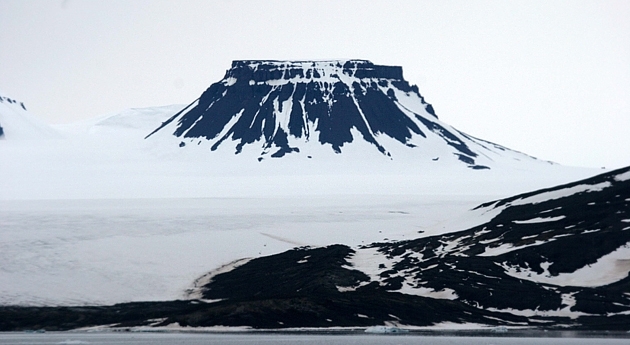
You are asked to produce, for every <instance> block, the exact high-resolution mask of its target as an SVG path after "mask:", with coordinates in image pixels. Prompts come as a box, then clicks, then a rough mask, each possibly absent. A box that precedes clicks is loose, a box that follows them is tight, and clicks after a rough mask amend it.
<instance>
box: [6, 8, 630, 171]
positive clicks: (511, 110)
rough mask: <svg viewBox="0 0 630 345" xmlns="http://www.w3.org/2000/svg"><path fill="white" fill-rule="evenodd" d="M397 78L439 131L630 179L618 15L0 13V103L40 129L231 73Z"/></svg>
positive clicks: (182, 97) (628, 114) (629, 71)
mask: <svg viewBox="0 0 630 345" xmlns="http://www.w3.org/2000/svg"><path fill="white" fill-rule="evenodd" d="M334 58H358V59H368V60H371V61H372V62H374V63H376V64H384V65H399V66H402V67H403V73H404V76H405V78H406V79H407V80H408V81H409V82H410V83H412V84H416V85H418V86H419V89H420V93H421V94H422V95H423V96H425V99H426V100H427V101H428V102H429V103H432V104H433V106H434V108H435V110H436V113H437V115H438V116H439V117H440V118H441V119H442V120H443V121H445V122H446V123H448V124H450V125H453V126H454V127H456V128H458V129H459V130H461V131H464V132H466V133H468V134H471V135H473V136H476V137H479V138H482V139H486V140H490V141H493V142H496V143H499V144H502V145H505V146H507V147H510V148H512V149H515V150H519V151H522V152H525V153H527V154H530V155H533V156H536V157H539V158H542V159H546V160H552V161H556V162H559V163H561V164H566V165H578V166H592V167H600V166H606V167H608V168H613V167H621V166H626V165H630V101H629V99H630V1H626V0H620V1H606V0H596V1H580V0H569V1H553V0H552V1H549V0H545V1H537V0H526V1H517V0H513V1H504V0H498V1H481V0H479V1H471V0H462V1H448V0H439V1H438V0H436V1H417V0H416V1H395V0H389V1H365V0H361V1H342V0H336V1H300V0H286V1H280V0H279V1H254V0H251V1H238V0H235V1H192V0H190V1H186V0H171V1H158V0H146V1H140V0H135V1H134V0H100V1H99V0H89V1H88V0H0V90H2V92H4V93H6V95H9V96H12V97H14V98H16V99H18V100H20V101H23V102H24V103H25V104H26V106H27V108H28V109H29V110H30V111H31V112H32V113H34V114H36V115H38V116H39V117H41V118H43V119H44V120H46V121H47V122H49V123H67V122H72V121H77V120H81V119H86V118H91V117H95V116H99V115H103V114H106V113H111V112H117V111H120V110H122V109H125V108H133V107H148V106H157V105H167V104H174V103H182V104H183V103H189V102H190V101H192V100H194V99H195V98H197V97H198V96H199V95H200V94H201V92H203V91H204V90H205V89H206V88H207V87H208V86H210V84H212V83H213V82H216V81H218V80H220V79H221V78H222V77H223V75H224V73H225V70H226V69H228V68H229V67H230V63H231V61H232V60H238V59H276V60H285V59H286V60H288V59H300V60H309V59H334Z"/></svg>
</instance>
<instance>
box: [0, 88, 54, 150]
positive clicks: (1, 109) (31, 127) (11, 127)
mask: <svg viewBox="0 0 630 345" xmlns="http://www.w3.org/2000/svg"><path fill="white" fill-rule="evenodd" d="M58 137H59V135H58V134H57V133H56V132H55V130H53V129H52V128H51V127H50V126H49V125H48V124H46V123H45V122H44V121H42V120H40V119H38V118H37V117H35V116H33V115H32V114H30V113H29V112H28V111H27V109H26V106H25V105H24V103H23V102H21V101H18V100H15V99H14V98H12V97H10V96H8V95H7V94H5V93H3V92H2V91H0V139H6V140H11V141H12V140H41V139H51V138H58Z"/></svg>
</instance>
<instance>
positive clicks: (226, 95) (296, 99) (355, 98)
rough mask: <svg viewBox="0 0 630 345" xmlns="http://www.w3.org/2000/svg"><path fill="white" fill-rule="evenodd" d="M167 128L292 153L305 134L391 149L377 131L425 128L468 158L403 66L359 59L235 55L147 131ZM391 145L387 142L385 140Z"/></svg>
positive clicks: (338, 144)
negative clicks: (218, 76) (217, 77)
mask: <svg viewBox="0 0 630 345" xmlns="http://www.w3.org/2000/svg"><path fill="white" fill-rule="evenodd" d="M163 131H168V132H169V133H172V134H173V135H174V136H176V137H178V138H181V141H180V143H179V146H180V147H184V146H186V145H187V144H192V143H200V140H202V141H209V142H210V143H211V148H210V149H211V150H213V151H214V150H217V149H218V148H219V147H223V146H224V145H225V146H229V147H230V150H232V149H233V152H234V153H235V154H239V153H241V152H242V151H243V149H244V148H245V147H246V146H248V145H253V146H256V147H257V150H260V155H259V159H263V158H266V157H268V156H269V157H274V158H278V157H282V156H284V155H286V154H288V153H299V152H300V149H301V148H302V146H303V145H304V144H305V143H307V142H317V143H319V144H321V145H326V146H330V148H331V149H332V150H333V151H334V152H336V153H341V152H342V151H343V147H344V146H345V145H348V144H350V143H353V142H355V141H357V140H360V141H366V142H368V143H370V144H371V145H372V146H373V148H374V149H377V150H378V151H379V152H381V153H382V154H384V155H386V156H391V154H390V152H389V151H388V148H387V147H386V145H385V144H384V143H383V140H381V138H383V137H388V138H393V139H394V140H395V141H396V142H398V143H399V144H400V145H404V146H407V147H409V148H412V147H416V146H419V145H420V144H419V141H421V140H422V139H423V138H424V139H426V138H427V136H428V135H434V136H437V137H438V138H440V139H441V141H442V142H443V144H444V145H446V146H450V147H451V151H452V154H453V155H455V157H457V158H458V159H459V160H460V161H461V162H462V163H464V164H468V165H470V166H474V165H475V159H476V157H477V156H478V155H479V154H478V153H477V152H475V150H474V149H473V148H472V147H471V146H470V145H471V143H473V144H474V139H472V138H471V137H468V136H466V135H463V134H462V133H459V132H458V131H456V130H454V129H452V128H451V127H449V126H447V125H444V124H443V123H441V122H440V121H439V120H438V118H437V116H436V115H435V112H434V110H433V107H432V106H431V105H430V104H428V103H426V102H425V101H424V98H423V97H422V96H421V95H420V93H419V92H418V88H417V87H416V86H412V85H410V84H409V83H408V82H407V81H405V80H404V79H403V75H402V68H401V67H397V66H379V65H374V64H373V63H371V62H369V61H366V60H347V61H234V62H233V63H232V68H231V69H229V70H228V71H227V73H226V74H225V77H224V78H223V79H222V80H221V81H219V82H217V83H214V84H212V85H211V86H210V87H209V88H208V89H207V90H206V91H205V92H204V93H203V94H202V95H201V97H199V98H198V99H197V100H196V101H194V102H193V103H191V104H190V105H189V106H188V107H186V108H185V109H183V110H182V111H180V112H179V113H177V114H175V115H174V116H173V117H172V118H170V119H169V120H168V121H166V122H164V123H163V124H162V125H161V126H160V127H159V128H157V129H156V130H155V131H154V132H152V133H151V134H149V135H148V136H147V138H148V137H151V136H153V135H154V134H155V133H157V132H163ZM390 145H391V143H390Z"/></svg>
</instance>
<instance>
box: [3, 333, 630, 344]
mask: <svg viewBox="0 0 630 345" xmlns="http://www.w3.org/2000/svg"><path fill="white" fill-rule="evenodd" d="M621 336H625V334H621ZM0 344H2V345H5V344H20V345H26V344H117V345H144V344H147V345H148V344H155V345H168V344H182V345H197V344H217V345H224V344H225V345H253V344H287V345H288V344H305V345H306V344H308V345H359V344H361V345H376V344H379V345H380V344H383V345H389V344H391V345H407V344H435V345H446V344H455V345H477V344H483V345H490V344H493V345H500V344H510V345H538V344H540V345H542V344H550V345H577V344H603V345H607V344H611V345H612V344H630V338H618V337H617V338H611V337H607V336H606V335H605V334H603V335H601V334H600V335H596V336H595V337H579V338H573V337H560V336H559V335H555V336H554V337H540V336H536V337H516V336H510V335H507V334H505V335H501V336H452V335H422V334H399V335H384V334H369V335H368V334H350V335H348V334H344V335H330V334H212V333H210V334H208V333H204V334H186V333H36V334H31V333H0Z"/></svg>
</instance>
